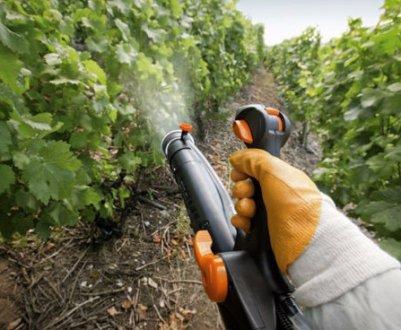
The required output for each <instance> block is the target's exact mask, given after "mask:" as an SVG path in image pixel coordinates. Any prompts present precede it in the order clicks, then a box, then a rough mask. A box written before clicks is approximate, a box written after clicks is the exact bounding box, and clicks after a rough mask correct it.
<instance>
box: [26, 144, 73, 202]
mask: <svg viewBox="0 0 401 330" xmlns="http://www.w3.org/2000/svg"><path fill="white" fill-rule="evenodd" d="M80 166H81V162H80V161H79V160H78V159H77V158H76V157H75V156H74V155H73V154H72V152H71V151H70V150H69V145H68V144H67V143H65V142H60V141H50V142H48V143H44V142H42V143H39V144H38V145H35V146H33V150H31V151H30V156H29V163H28V164H25V165H23V172H22V177H23V179H24V180H25V181H26V182H27V184H28V188H29V190H30V191H31V192H32V194H33V195H34V196H35V197H36V198H37V199H39V200H40V201H42V202H43V203H45V204H47V203H48V202H49V200H50V198H53V199H55V200H62V199H63V198H67V197H68V196H69V194H71V192H72V190H73V188H74V181H75V172H76V171H77V170H78V169H79V167H80Z"/></svg>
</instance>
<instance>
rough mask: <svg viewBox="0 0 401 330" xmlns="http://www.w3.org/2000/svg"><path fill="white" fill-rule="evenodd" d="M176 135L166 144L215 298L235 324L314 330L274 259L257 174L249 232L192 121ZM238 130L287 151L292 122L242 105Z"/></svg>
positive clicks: (257, 144) (254, 141)
mask: <svg viewBox="0 0 401 330" xmlns="http://www.w3.org/2000/svg"><path fill="white" fill-rule="evenodd" d="M180 128H181V130H177V131H172V132H170V133H168V134H167V135H166V136H165V137H164V139H163V142H162V148H163V152H164V154H165V156H166V158H167V160H168V162H169V165H170V167H171V170H172V172H173V174H174V177H175V180H176V181H177V184H178V185H179V187H180V190H181V192H182V196H183V199H184V201H185V205H186V208H187V211H188V214H189V218H190V220H191V227H192V229H193V230H194V232H195V236H194V240H193V243H194V254H195V258H196V261H197V263H198V265H199V268H200V269H201V272H202V281H203V285H204V288H205V291H206V293H207V294H208V296H209V298H210V299H211V300H213V301H215V302H217V303H218V306H219V310H220V313H221V315H222V317H223V320H224V323H225V325H226V328H227V329H308V326H307V325H306V323H305V321H304V320H303V317H302V314H301V312H300V309H299V308H298V306H297V305H296V304H295V302H294V300H293V298H292V297H291V293H292V291H293V287H292V286H291V285H290V284H289V282H288V281H287V279H286V277H284V276H283V275H282V274H281V272H280V270H279V268H278V266H277V264H276V261H275V258H274V255H273V252H272V249H271V246H270V240H269V232H268V227H267V213H266V209H265V206H264V203H263V199H262V193H261V189H260V185H259V183H258V182H257V181H256V180H253V183H254V185H255V194H254V196H253V199H254V200H255V203H256V214H255V216H254V217H253V218H252V219H251V230H250V233H249V234H245V233H244V232H243V231H242V230H239V229H236V228H234V227H233V226H232V225H231V222H230V219H231V216H232V215H233V214H234V207H233V203H232V200H231V198H230V196H229V194H228V192H227V191H226V189H225V188H224V186H223V184H222V182H221V181H220V179H219V177H218V176H217V174H216V173H215V171H214V170H213V168H212V167H211V165H210V164H209V162H208V161H207V160H206V158H205V157H204V156H203V154H202V153H201V152H200V151H199V149H198V148H197V147H196V146H195V143H194V139H193V137H192V136H191V134H190V133H189V132H190V131H191V127H190V125H188V124H182V125H181V126H180ZM233 129H234V133H235V134H236V135H237V137H238V138H240V139H241V140H242V141H243V142H244V143H245V145H246V146H247V147H251V148H259V149H263V150H266V151H268V152H270V153H271V154H272V155H274V156H276V157H279V155H280V149H281V147H282V146H283V145H284V144H285V142H286V141H287V139H288V137H289V134H290V121H289V120H288V118H287V117H286V116H285V115H284V114H283V113H281V112H280V111H278V110H276V109H273V108H266V107H265V106H263V105H260V104H255V105H248V106H245V107H242V108H240V109H238V111H237V114H236V117H235V121H234V123H233Z"/></svg>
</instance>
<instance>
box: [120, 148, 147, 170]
mask: <svg viewBox="0 0 401 330" xmlns="http://www.w3.org/2000/svg"><path fill="white" fill-rule="evenodd" d="M119 162H120V164H121V166H122V168H123V169H125V170H126V171H128V172H133V171H135V170H136V169H137V168H138V166H139V165H141V163H142V159H141V158H140V157H138V156H136V155H135V153H133V152H127V153H125V154H124V155H122V156H121V157H120V158H119Z"/></svg>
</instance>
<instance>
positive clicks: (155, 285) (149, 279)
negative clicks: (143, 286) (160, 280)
mask: <svg viewBox="0 0 401 330" xmlns="http://www.w3.org/2000/svg"><path fill="white" fill-rule="evenodd" d="M148 285H149V286H151V287H152V288H154V289H157V287H158V285H157V283H156V282H155V281H153V279H152V278H150V277H148Z"/></svg>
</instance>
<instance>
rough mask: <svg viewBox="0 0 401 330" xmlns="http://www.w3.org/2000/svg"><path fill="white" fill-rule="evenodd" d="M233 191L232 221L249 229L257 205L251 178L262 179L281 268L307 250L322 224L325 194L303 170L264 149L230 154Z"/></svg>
mask: <svg viewBox="0 0 401 330" xmlns="http://www.w3.org/2000/svg"><path fill="white" fill-rule="evenodd" d="M230 163H231V165H232V166H233V171H232V173H231V179H232V180H233V181H234V182H235V184H234V186H233V188H232V193H233V196H234V197H235V198H237V199H238V200H237V202H236V204H235V209H236V211H237V214H236V215H234V216H233V218H232V219H231V222H232V224H233V225H234V226H235V227H237V228H241V229H243V230H244V231H245V232H248V231H249V228H250V218H251V217H252V216H253V215H254V214H255V211H256V207H255V203H254V201H253V200H252V196H253V194H254V187H253V184H252V181H251V180H250V179H249V177H253V178H255V179H256V180H258V181H259V183H260V186H261V190H262V194H263V201H264V204H265V206H266V210H267V215H268V228H269V233H270V240H271V245H272V248H273V252H274V255H275V257H276V261H277V264H278V266H279V268H280V269H281V271H283V272H287V270H288V267H289V266H290V265H291V264H292V263H293V262H294V261H295V260H296V259H297V258H298V257H299V256H300V255H301V254H302V253H303V252H304V250H305V249H306V247H307V246H308V245H309V243H310V242H311V240H312V237H313V235H314V234H315V232H316V228H317V225H318V223H319V218H320V212H321V204H322V195H321V193H320V191H319V190H318V188H317V187H316V185H315V184H314V183H313V182H312V181H311V180H310V179H309V177H308V176H307V175H306V174H305V173H303V172H302V171H300V170H298V169H296V168H294V167H292V166H290V165H289V164H287V163H285V162H284V161H282V160H280V159H278V158H276V157H274V156H272V155H270V154H269V153H268V152H266V151H263V150H260V149H245V150H240V151H237V152H235V153H233V154H232V155H231V157H230Z"/></svg>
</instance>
